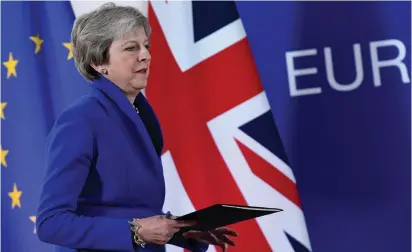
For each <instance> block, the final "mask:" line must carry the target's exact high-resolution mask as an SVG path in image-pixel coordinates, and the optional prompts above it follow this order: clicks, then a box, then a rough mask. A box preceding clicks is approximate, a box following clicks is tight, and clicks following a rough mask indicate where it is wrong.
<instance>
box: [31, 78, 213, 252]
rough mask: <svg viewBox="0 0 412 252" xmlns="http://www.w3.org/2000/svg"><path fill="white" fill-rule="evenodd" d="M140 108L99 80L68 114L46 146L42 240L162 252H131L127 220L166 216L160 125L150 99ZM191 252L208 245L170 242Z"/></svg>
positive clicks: (73, 246) (68, 246) (62, 246)
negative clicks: (136, 109)
mask: <svg viewBox="0 0 412 252" xmlns="http://www.w3.org/2000/svg"><path fill="white" fill-rule="evenodd" d="M135 105H136V106H137V107H138V109H139V114H137V113H136V111H135V109H134V108H133V106H132V104H131V103H130V102H129V101H128V100H127V98H126V96H125V95H124V93H123V92H122V91H121V90H120V89H119V88H118V87H117V86H116V85H114V84H113V83H112V82H110V81H108V80H107V79H106V78H104V77H101V78H100V79H99V80H97V81H95V82H93V83H92V84H91V87H90V92H88V93H87V94H86V95H85V96H84V97H82V98H80V99H79V100H77V101H76V102H75V103H74V104H72V105H71V106H69V107H68V108H67V109H65V110H64V111H63V112H62V114H61V115H60V116H59V117H58V119H57V120H56V122H55V124H54V126H53V128H52V130H51V132H50V133H49V136H48V138H47V143H46V170H45V178H44V184H43V187H42V193H41V197H40V204H39V209H38V214H37V224H36V225H37V235H38V237H39V239H40V240H41V241H44V242H46V243H51V244H54V245H56V249H55V251H56V252H63V251H67V252H68V251H119V252H132V251H147V252H149V251H164V250H165V247H164V245H155V244H148V245H147V246H146V248H145V249H142V248H140V247H139V248H136V247H135V246H134V245H133V241H132V233H131V230H130V226H129V224H128V221H129V220H131V218H133V217H135V218H145V217H149V216H154V215H162V214H164V213H163V212H162V208H163V203H164V198H165V182H164V177H163V167H162V163H161V158H160V155H161V153H162V147H163V139H162V134H161V129H160V125H159V122H158V120H157V118H156V116H155V113H154V112H153V110H152V108H151V106H150V105H149V103H148V102H147V100H146V98H145V97H144V96H143V95H142V94H139V95H138V96H137V98H136V101H135ZM169 243H170V244H174V245H177V246H180V247H184V248H186V249H189V250H194V251H206V250H207V248H208V245H207V244H200V243H196V242H193V241H191V242H189V241H188V240H185V239H183V238H173V239H172V240H170V241H169Z"/></svg>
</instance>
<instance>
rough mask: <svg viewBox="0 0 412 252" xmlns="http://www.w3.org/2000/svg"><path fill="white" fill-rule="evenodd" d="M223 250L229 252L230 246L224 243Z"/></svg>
mask: <svg viewBox="0 0 412 252" xmlns="http://www.w3.org/2000/svg"><path fill="white" fill-rule="evenodd" d="M220 247H221V248H222V251H223V252H226V251H227V250H228V246H227V244H226V243H224V244H223V245H221V246H220Z"/></svg>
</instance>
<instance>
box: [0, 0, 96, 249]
mask: <svg viewBox="0 0 412 252" xmlns="http://www.w3.org/2000/svg"><path fill="white" fill-rule="evenodd" d="M74 18H75V17H74V14H73V10H72V8H71V5H70V2H32V1H29V2H2V3H1V21H2V22H1V23H2V27H1V50H2V54H1V61H2V75H1V80H2V83H1V107H0V115H1V136H2V138H1V169H2V171H1V189H2V201H1V210H2V213H1V223H2V232H1V243H2V246H1V251H13V252H19V251H36V252H37V251H41V252H47V251H51V246H49V245H47V244H44V243H42V242H40V241H39V239H38V238H37V235H36V234H35V232H36V230H35V222H36V216H35V215H36V211H37V207H38V199H39V194H40V187H41V183H42V179H43V169H44V144H45V139H46V136H47V134H48V132H49V130H50V129H51V127H52V125H53V123H54V120H55V119H56V117H57V115H58V114H59V113H60V112H61V111H62V109H63V108H64V107H66V106H67V105H68V104H69V103H71V102H73V100H74V99H76V98H78V97H79V96H81V95H82V94H83V93H84V92H85V91H86V88H87V86H88V82H86V80H84V79H83V78H82V77H81V76H80V75H79V74H78V72H77V70H76V68H75V65H74V61H73V54H72V50H71V43H70V33H71V29H72V25H73V21H74Z"/></svg>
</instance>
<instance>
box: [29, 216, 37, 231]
mask: <svg viewBox="0 0 412 252" xmlns="http://www.w3.org/2000/svg"><path fill="white" fill-rule="evenodd" d="M29 219H30V220H31V221H32V222H33V223H34V230H33V233H34V234H35V233H36V216H35V215H32V216H30V217H29Z"/></svg>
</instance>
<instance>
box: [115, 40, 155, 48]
mask: <svg viewBox="0 0 412 252" xmlns="http://www.w3.org/2000/svg"><path fill="white" fill-rule="evenodd" d="M146 42H147V43H149V44H150V40H149V39H145V41H144V43H146ZM128 43H134V44H138V42H137V41H136V40H128V41H126V42H124V43H123V44H122V45H121V46H122V47H123V46H125V45H126V44H128Z"/></svg>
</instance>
